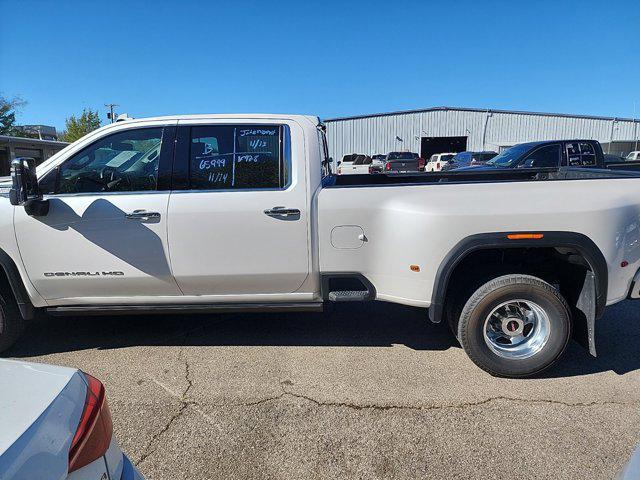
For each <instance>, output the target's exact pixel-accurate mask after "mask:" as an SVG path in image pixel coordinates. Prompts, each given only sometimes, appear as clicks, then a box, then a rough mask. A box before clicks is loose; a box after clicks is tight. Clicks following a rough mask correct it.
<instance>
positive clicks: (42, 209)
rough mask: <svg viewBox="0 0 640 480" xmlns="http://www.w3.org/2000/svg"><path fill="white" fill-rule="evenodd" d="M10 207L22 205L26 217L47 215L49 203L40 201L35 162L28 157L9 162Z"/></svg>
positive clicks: (40, 195)
mask: <svg viewBox="0 0 640 480" xmlns="http://www.w3.org/2000/svg"><path fill="white" fill-rule="evenodd" d="M11 183H12V186H11V190H10V191H9V201H10V202H11V205H16V206H18V205H22V206H24V209H25V211H26V212H27V214H28V215H33V216H44V215H46V214H47V213H49V201H48V200H42V194H41V193H40V189H39V188H38V177H36V161H35V159H33V158H30V157H20V158H16V159H15V160H13V161H12V162H11Z"/></svg>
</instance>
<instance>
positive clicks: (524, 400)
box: [191, 385, 638, 411]
mask: <svg viewBox="0 0 640 480" xmlns="http://www.w3.org/2000/svg"><path fill="white" fill-rule="evenodd" d="M281 387H282V393H280V394H279V395H275V396H272V397H266V398H263V399H260V400H256V401H252V402H241V403H198V402H191V404H195V405H199V406H209V407H214V408H216V407H217V408H225V407H232V408H233V407H252V406H256V405H262V404H264V403H268V402H275V401H278V400H281V399H282V398H284V397H287V396H289V397H293V398H297V399H300V400H305V401H307V402H310V403H313V404H314V405H318V406H322V407H339V408H349V409H352V410H381V411H386V410H423V411H428V410H445V409H456V408H459V409H464V408H472V407H478V406H483V405H486V404H488V403H492V402H495V401H506V402H519V403H532V404H550V405H560V406H565V407H594V406H604V405H616V406H637V405H638V402H629V403H628V402H616V401H608V400H607V401H593V402H563V401H561V400H550V399H529V398H517V397H507V396H502V395H500V396H495V397H489V398H485V399H483V400H478V401H476V402H463V403H450V404H440V405H438V404H436V405H377V404H375V403H373V404H357V403H349V402H326V401H322V400H317V399H315V398H313V397H310V396H308V395H304V394H301V393H295V392H291V391H288V390H285V388H284V386H283V385H281Z"/></svg>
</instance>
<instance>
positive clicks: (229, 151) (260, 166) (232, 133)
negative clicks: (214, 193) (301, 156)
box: [189, 125, 288, 190]
mask: <svg viewBox="0 0 640 480" xmlns="http://www.w3.org/2000/svg"><path fill="white" fill-rule="evenodd" d="M283 132H284V127H283V126H280V125H202V126H194V127H192V128H191V142H190V153H189V159H190V161H189V183H190V188H191V189H194V190H224V189H235V190H239V189H273V188H285V187H286V185H287V182H288V178H287V177H288V175H287V172H288V168H287V166H286V165H285V161H284V154H283Z"/></svg>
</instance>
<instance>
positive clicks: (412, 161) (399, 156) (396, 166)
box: [384, 152, 425, 173]
mask: <svg viewBox="0 0 640 480" xmlns="http://www.w3.org/2000/svg"><path fill="white" fill-rule="evenodd" d="M424 164H425V161H424V159H423V158H420V156H419V155H418V154H417V153H413V152H389V153H388V154H387V156H386V158H385V163H384V173H415V172H421V171H423V170H424Z"/></svg>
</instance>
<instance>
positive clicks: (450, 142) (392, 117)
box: [325, 107, 640, 160]
mask: <svg viewBox="0 0 640 480" xmlns="http://www.w3.org/2000/svg"><path fill="white" fill-rule="evenodd" d="M325 123H326V125H327V138H328V142H329V150H330V154H331V156H332V157H333V158H334V159H335V160H341V159H342V156H343V155H347V154H350V153H362V154H366V155H373V154H385V153H388V152H392V151H411V152H416V153H419V154H420V156H421V157H422V158H429V157H430V156H431V155H432V154H434V153H442V152H461V151H464V150H471V151H482V150H494V151H496V152H500V151H501V150H504V149H505V148H507V147H510V146H512V145H515V144H516V143H522V142H529V141H535V140H556V139H563V138H564V139H594V140H598V141H600V143H602V144H603V149H604V151H605V152H606V153H612V154H618V155H626V154H627V153H628V152H629V151H631V150H634V149H637V148H636V145H637V138H638V134H639V133H640V121H638V120H633V119H629V118H614V117H592V116H583V115H565V114H557V113H536V112H517V111H507V110H481V109H474V108H453V107H433V108H426V109H423V110H407V111H400V112H390V113H378V114H373V115H360V116H355V117H344V118H332V119H328V120H325Z"/></svg>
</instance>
